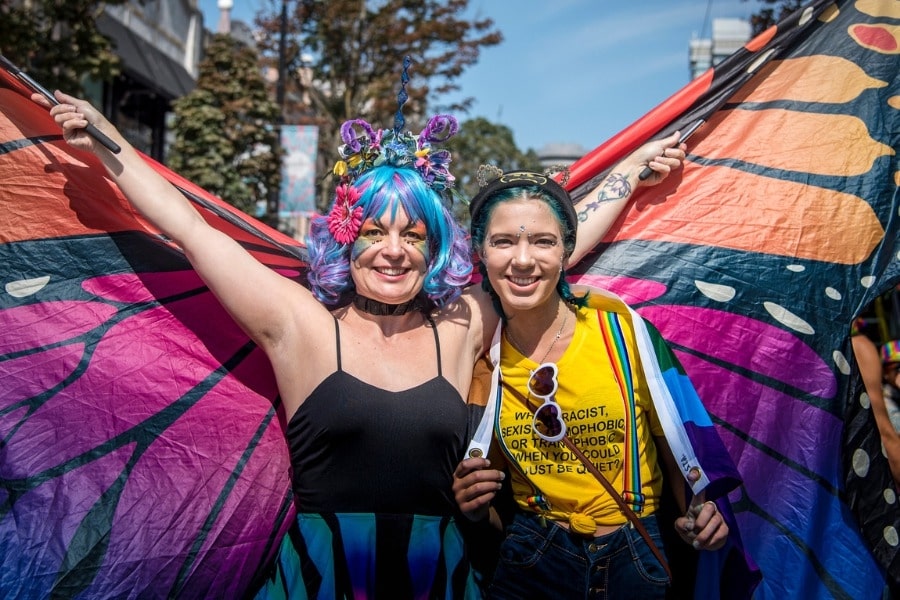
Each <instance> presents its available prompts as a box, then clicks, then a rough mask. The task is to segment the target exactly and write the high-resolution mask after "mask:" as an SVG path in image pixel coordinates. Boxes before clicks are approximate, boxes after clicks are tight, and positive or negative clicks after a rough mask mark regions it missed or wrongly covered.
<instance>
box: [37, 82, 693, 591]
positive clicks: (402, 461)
mask: <svg viewBox="0 0 900 600" xmlns="http://www.w3.org/2000/svg"><path fill="white" fill-rule="evenodd" d="M55 96H56V98H57V100H58V101H59V102H60V104H58V105H56V106H52V107H50V112H51V115H52V116H53V117H54V119H55V120H56V122H57V123H58V124H59V125H61V127H62V129H63V135H64V138H65V140H66V141H67V142H68V143H69V144H70V145H72V146H73V147H75V148H77V149H80V150H85V151H89V152H92V153H93V154H95V155H96V156H97V157H98V158H99V159H100V161H101V162H102V163H103V165H104V166H105V168H106V170H107V172H108V174H109V176H110V177H111V179H112V180H113V181H114V182H115V183H116V184H117V185H118V186H119V188H120V189H121V190H122V192H123V193H124V195H125V197H126V198H127V199H128V201H129V202H130V203H131V204H132V205H133V206H134V207H135V208H136V209H137V210H138V211H139V212H140V213H141V214H142V215H143V216H144V217H146V218H147V219H148V220H149V221H150V222H151V223H152V224H153V225H154V226H155V227H157V228H158V229H159V230H160V231H162V232H163V233H164V234H165V235H167V236H168V237H169V238H171V239H172V240H174V241H175V242H176V243H178V244H179V245H180V246H181V247H182V248H183V250H184V252H185V255H186V256H187V258H188V260H189V261H190V263H191V265H192V266H193V268H194V269H195V270H196V271H197V272H198V274H199V275H200V276H201V277H202V279H203V281H204V282H205V283H206V285H207V286H208V287H209V289H210V290H211V291H212V292H213V293H214V294H215V296H216V297H217V298H218V300H219V301H220V302H221V303H222V305H223V306H224V307H225V308H226V309H227V311H228V313H229V314H230V316H231V317H232V318H233V319H234V320H235V321H236V322H237V323H238V325H239V326H240V327H241V328H242V329H243V330H244V331H245V332H246V333H247V335H248V336H249V337H250V338H251V339H252V340H253V341H254V342H255V343H256V344H258V345H259V346H260V348H262V349H263V351H264V352H265V353H266V355H267V357H268V358H269V360H270V362H271V364H272V367H273V370H274V373H275V378H276V382H277V385H278V390H279V397H280V399H281V401H282V403H283V405H284V409H285V410H284V414H285V418H286V431H285V435H286V436H287V441H288V446H289V450H290V453H291V462H292V467H293V477H292V485H293V491H294V499H295V504H296V507H297V510H298V517H297V521H296V523H295V524H294V527H293V528H292V530H291V531H290V532H289V534H288V535H286V536H285V537H284V540H283V542H282V545H281V549H280V554H279V557H278V560H277V562H276V564H275V565H274V566H273V568H272V570H271V572H270V574H269V577H268V579H267V581H266V582H265V587H264V589H263V590H262V591H261V592H260V596H261V597H298V596H297V595H298V594H299V595H303V597H310V598H338V597H353V596H354V595H355V596H367V597H380V596H385V595H390V597H392V598H413V597H426V596H427V597H434V598H464V597H466V598H467V597H478V596H479V595H480V590H479V589H478V585H477V573H475V572H474V571H473V570H472V569H471V568H470V566H469V562H468V555H467V550H466V545H465V544H464V540H463V537H462V533H461V531H460V528H459V527H458V525H457V520H456V519H455V516H456V514H457V508H456V505H455V502H454V499H453V495H452V480H453V478H452V474H453V470H454V468H455V466H456V464H457V462H458V461H459V460H460V458H461V457H462V456H463V453H464V450H465V445H466V442H467V439H468V437H469V435H470V433H469V429H470V421H471V420H473V419H476V418H477V414H478V409H477V408H475V409H473V408H472V407H468V406H467V404H466V401H465V399H466V398H467V395H468V391H469V386H470V382H471V378H472V371H473V364H474V363H475V361H476V358H477V357H478V356H480V355H481V354H482V353H483V351H484V349H485V348H486V344H487V343H488V342H489V341H490V337H491V335H492V333H493V331H494V329H495V326H496V324H497V322H498V316H497V313H496V312H495V310H494V308H493V307H492V304H491V299H490V297H489V296H488V295H487V294H486V293H484V292H483V291H482V290H480V289H479V288H477V287H475V286H470V287H469V288H468V289H465V291H463V289H464V288H465V285H466V284H467V282H468V281H469V277H470V274H471V269H472V265H471V254H470V252H471V249H470V247H469V245H468V240H467V236H466V233H465V232H464V231H463V230H462V229H461V228H460V226H459V225H458V224H457V223H456V222H455V221H454V220H453V218H452V216H451V214H450V212H449V211H448V210H447V208H446V206H445V204H446V202H447V197H448V196H449V194H450V191H451V189H452V187H453V180H454V179H453V176H452V174H451V173H450V171H449V168H448V166H449V163H450V155H449V153H448V152H446V151H445V150H438V149H437V145H438V144H440V143H441V142H443V141H446V139H448V138H449V137H450V136H452V135H453V134H455V133H456V130H457V124H456V120H455V119H454V118H453V117H450V116H447V115H439V116H437V117H433V118H432V119H431V120H430V121H429V122H428V124H427V126H426V128H425V129H424V130H423V131H422V132H421V133H420V134H419V135H418V136H415V135H413V134H411V133H409V132H405V131H403V129H402V127H403V124H404V123H403V119H402V115H401V114H400V111H399V110H398V114H397V117H396V118H395V126H394V128H393V129H391V130H389V129H384V130H376V129H374V128H373V127H371V125H369V124H368V123H366V122H365V121H362V120H353V121H348V122H347V123H345V124H344V125H343V127H342V129H341V136H342V139H343V141H344V145H343V146H342V147H341V155H342V160H341V161H339V162H338V164H337V165H336V166H335V174H336V175H337V176H338V177H339V178H340V182H339V184H338V185H337V188H336V191H335V200H334V203H333V205H332V207H331V210H330V211H329V213H328V214H327V215H324V216H321V217H318V218H316V219H315V220H314V222H313V223H312V225H311V230H310V237H309V240H308V243H307V247H308V250H309V255H310V271H309V288H307V287H305V286H303V285H301V284H300V283H298V282H296V281H293V280H290V279H287V278H285V277H283V276H282V275H280V274H278V273H276V272H275V271H273V270H271V269H269V268H268V267H266V266H265V265H263V264H261V263H259V262H258V261H257V260H255V259H254V258H253V257H252V256H251V255H250V254H249V253H248V252H246V251H245V250H244V249H243V248H242V247H241V246H240V245H239V244H238V243H237V242H236V241H235V240H233V239H231V238H229V237H228V236H226V235H225V234H224V233H222V232H220V231H218V230H216V229H214V228H212V227H211V226H210V225H209V224H208V223H207V222H206V221H205V220H204V219H203V218H202V217H201V215H200V214H199V213H198V212H197V211H196V210H195V209H194V208H193V207H192V205H191V204H190V203H189V202H188V201H187V200H186V199H185V198H184V196H183V195H182V194H181V193H180V192H179V191H178V190H177V189H176V188H174V187H173V186H172V185H171V184H169V183H168V182H167V181H166V180H165V179H164V178H163V177H162V176H160V175H159V174H158V173H157V172H156V171H155V170H153V169H152V168H151V167H150V166H149V165H148V164H147V163H146V162H145V161H144V160H143V158H141V156H140V155H139V154H138V153H137V152H136V151H135V150H134V148H133V147H132V146H131V145H130V144H128V142H127V141H126V140H125V139H124V138H123V137H122V136H121V134H120V133H119V132H118V131H117V130H116V129H115V128H114V127H113V126H112V125H111V124H110V123H109V122H108V121H107V120H106V119H105V118H104V117H103V116H102V115H101V114H100V113H99V112H98V111H96V110H95V109H94V108H93V107H92V106H91V105H90V104H89V103H87V102H85V101H83V100H80V99H78V98H75V97H72V96H69V95H66V94H63V93H61V92H56V93H55ZM32 98H33V100H34V101H35V102H37V103H39V104H41V105H43V106H45V107H49V103H48V102H47V101H46V100H45V99H43V98H42V97H41V96H39V95H37V94H35V95H33V96H32ZM401 108H402V103H401ZM89 124H91V125H93V126H95V127H96V128H97V129H98V130H100V131H101V132H103V133H104V134H105V135H107V136H108V137H110V138H111V139H113V140H114V141H115V142H116V143H118V144H119V146H121V152H120V153H119V154H114V153H112V152H110V151H108V150H107V149H105V148H104V147H103V146H101V145H100V144H99V143H97V142H96V141H95V139H94V138H93V137H92V136H91V135H89V134H88V133H86V132H85V128H86V127H87V126H88V125H89ZM677 139H678V138H677V133H676V134H673V135H672V136H669V137H667V138H665V139H662V140H657V141H653V142H648V143H647V144H645V145H644V146H642V147H641V148H639V149H637V150H636V151H635V152H634V153H632V154H631V155H630V156H628V157H626V158H625V159H624V160H623V161H622V162H621V163H620V165H619V166H618V167H617V168H616V169H614V170H613V172H612V173H611V175H610V176H609V177H608V178H607V179H606V180H604V181H603V182H601V183H600V184H599V186H598V188H597V190H596V191H595V193H593V194H592V196H591V199H592V200H593V203H592V205H591V207H590V208H589V209H585V216H586V218H585V222H584V223H582V227H583V230H584V234H585V235H584V237H585V239H586V240H588V242H587V243H586V244H585V245H584V246H581V247H579V249H578V251H579V252H580V253H584V252H586V251H587V250H588V249H589V247H590V245H589V244H590V243H591V242H590V241H591V240H592V241H593V243H596V242H598V241H599V240H600V239H601V238H602V236H603V235H604V234H605V232H606V230H607V229H608V227H609V226H610V225H611V223H612V222H613V221H614V220H615V218H616V217H617V216H618V214H619V212H620V211H621V209H622V208H623V207H624V206H625V205H626V204H627V201H628V198H629V197H630V196H631V193H632V191H633V190H634V188H636V187H637V186H638V185H654V184H656V183H659V182H660V181H661V180H662V179H664V178H665V177H666V176H667V175H668V173H669V172H670V171H671V170H672V169H676V168H678V167H679V166H680V165H681V161H682V160H683V159H684V148H683V146H680V145H679V144H678V143H677ZM648 166H649V168H650V169H651V170H652V173H653V175H652V176H651V177H650V178H649V179H647V180H641V181H639V180H638V177H637V174H638V172H640V171H641V170H642V169H644V168H645V167H648ZM623 182H624V186H623ZM301 365H302V368H301ZM470 412H472V413H473V414H475V415H476V417H470V415H469V413H470Z"/></svg>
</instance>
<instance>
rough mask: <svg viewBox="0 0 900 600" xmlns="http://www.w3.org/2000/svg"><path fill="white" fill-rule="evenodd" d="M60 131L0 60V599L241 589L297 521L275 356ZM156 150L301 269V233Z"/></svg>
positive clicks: (232, 231)
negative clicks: (244, 206) (273, 223)
mask: <svg viewBox="0 0 900 600" xmlns="http://www.w3.org/2000/svg"><path fill="white" fill-rule="evenodd" d="M60 134H61V131H60V129H59V127H58V126H57V125H56V124H55V123H54V122H53V120H52V119H51V118H50V117H49V115H48V114H47V111H46V110H45V109H43V108H41V107H38V106H37V105H35V104H34V103H32V102H31V101H30V100H29V98H28V93H27V91H26V90H25V88H24V87H22V86H20V84H19V82H18V81H17V80H15V79H14V78H12V77H10V76H9V74H8V73H6V71H2V70H0V180H2V186H0V278H2V279H0V285H2V288H0V331H2V332H3V335H2V336H0V596H3V597H5V598H13V597H14V598H74V597H85V598H113V597H115V598H138V597H141V598H150V597H160V598H162V597H180V598H213V597H218V598H221V597H239V596H240V595H241V594H242V593H243V591H244V590H246V589H248V587H249V586H250V585H251V584H252V582H253V581H254V579H255V578H256V577H257V576H258V571H259V569H260V565H261V564H263V563H264V562H265V560H266V558H267V557H269V556H271V555H272V554H273V553H274V550H275V548H277V543H278V541H279V535H280V534H281V533H282V532H283V531H284V530H285V525H286V524H287V523H289V522H290V520H291V519H292V517H293V504H292V502H291V493H290V485H289V475H290V465H289V460H288V454H287V448H286V446H285V440H284V436H283V433H282V429H281V425H280V423H279V414H278V412H277V411H276V409H275V408H274V407H275V406H277V403H276V402H275V400H276V397H277V393H276V388H275V383H274V376H273V374H272V372H271V368H270V366H269V364H268V361H267V360H266V358H265V356H264V355H263V353H262V352H261V351H260V350H259V349H258V348H256V347H255V346H254V345H253V344H252V343H250V341H249V340H248V338H247V336H246V335H244V334H243V333H242V332H241V331H240V330H239V329H238V328H237V326H236V325H234V323H233V321H232V320H231V319H230V318H229V317H228V316H227V315H226V314H225V312H224V310H223V309H222V307H221V306H220V305H219V303H218V302H217V301H216V300H215V299H214V298H213V297H212V295H211V294H210V292H209V291H208V290H207V289H206V288H205V287H204V285H203V283H202V282H201V281H200V279H199V278H198V277H197V274H196V273H195V272H194V271H193V270H192V269H191V268H190V265H189V264H188V262H187V260H186V259H185V257H184V255H183V254H182V252H181V251H180V250H179V249H178V248H177V247H175V246H174V245H172V244H171V243H169V241H168V240H166V239H165V238H164V237H163V236H161V235H160V234H159V232H157V231H156V230H154V229H153V228H152V227H151V226H149V225H148V224H147V223H146V222H144V221H142V220H141V219H140V218H139V217H138V216H137V215H136V214H135V213H134V212H133V211H132V210H131V209H130V208H129V207H128V205H127V204H126V202H125V201H124V199H123V197H122V196H121V194H120V192H119V191H118V188H116V186H115V185H114V184H112V183H111V182H110V181H109V180H108V179H107V178H106V177H105V171H104V170H103V167H102V165H100V163H99V162H98V161H96V160H95V159H94V158H93V157H92V156H90V155H87V154H83V153H80V152H79V151H77V150H74V149H72V148H70V147H69V146H68V145H67V144H66V143H65V142H64V141H63V140H62V137H61V135H60ZM148 161H149V159H148ZM150 162H152V161H150ZM154 166H155V168H156V169H157V170H158V171H159V172H160V173H162V174H163V175H164V176H166V177H167V178H168V179H170V180H171V181H172V182H173V183H174V184H175V185H177V186H178V187H179V188H181V189H182V191H183V192H184V194H185V195H186V196H187V197H188V198H189V199H190V200H191V201H192V202H193V203H194V204H195V206H197V208H198V209H199V210H200V211H201V213H202V214H203V215H204V217H205V218H206V219H207V220H208V221H209V222H211V223H213V224H214V225H215V226H216V227H218V228H220V229H222V230H223V231H226V232H228V234H229V235H231V236H232V237H234V238H236V239H238V240H239V241H241V242H242V243H243V244H244V245H245V247H247V248H248V250H250V251H251V252H252V253H253V254H254V255H256V256H257V258H259V259H260V260H261V261H263V262H264V263H266V264H268V265H270V266H271V267H272V268H274V269H279V270H281V271H282V272H283V273H284V274H285V275H287V276H289V277H297V278H299V277H300V276H301V274H302V273H303V271H304V268H305V267H304V265H305V250H304V249H303V248H300V247H298V245H297V243H296V242H294V241H293V240H291V239H290V238H288V237H286V236H282V235H281V234H279V233H278V232H276V231H274V230H271V229H269V228H267V227H265V226H263V225H261V224H259V223H256V222H255V221H253V220H252V219H249V218H247V217H246V216H244V215H242V214H241V213H238V212H237V211H235V210H234V209H231V208H230V207H228V206H227V205H226V204H224V203H222V202H221V201H220V200H218V199H216V198H215V197H213V196H211V195H209V194H207V193H205V192H204V191H202V190H201V189H199V188H197V187H196V186H194V185H192V184H190V183H189V182H187V181H184V180H183V179H180V178H179V177H178V176H176V175H175V174H173V173H171V172H170V171H168V170H166V169H165V168H164V167H162V166H160V165H157V164H155V165H154Z"/></svg>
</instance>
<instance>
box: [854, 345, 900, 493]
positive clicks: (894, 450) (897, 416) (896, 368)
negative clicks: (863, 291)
mask: <svg viewBox="0 0 900 600" xmlns="http://www.w3.org/2000/svg"><path fill="white" fill-rule="evenodd" d="M851 339H852V340H853V351H854V353H855V354H856V359H857V362H858V363H859V368H860V372H861V373H862V376H863V383H864V384H865V386H866V391H867V393H868V394H869V401H870V402H871V404H872V414H873V415H874V416H875V423H876V424H877V425H878V433H879V434H880V435H881V445H882V446H883V447H884V451H885V454H886V455H887V459H888V465H890V469H891V475H893V477H894V485H895V487H897V488H898V489H900V340H891V341H889V342H886V343H885V344H884V345H883V346H882V347H881V351H880V352H879V351H878V349H877V348H876V347H875V344H874V343H872V341H871V340H870V339H869V338H868V337H866V336H865V335H863V334H861V333H860V334H858V335H854V336H852V338H851ZM863 362H865V366H864V365H863Z"/></svg>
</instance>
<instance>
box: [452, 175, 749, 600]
mask: <svg viewBox="0 0 900 600" xmlns="http://www.w3.org/2000/svg"><path fill="white" fill-rule="evenodd" d="M469 209H470V212H471V215H472V225H471V232H472V244H473V247H474V248H475V250H476V252H477V253H478V255H479V257H480V259H481V260H480V261H479V268H480V270H481V275H482V287H483V289H484V290H485V291H486V292H487V293H488V295H490V297H491V298H492V300H493V301H494V305H495V307H496V308H497V311H498V312H499V314H500V315H501V319H502V326H500V327H499V328H498V330H497V332H496V334H495V337H494V341H493V347H492V348H491V361H492V363H493V365H492V368H493V375H494V384H493V388H492V391H491V393H490V394H489V404H488V409H487V411H486V416H485V423H486V425H487V426H482V427H480V428H479V429H478V430H477V431H476V434H475V439H474V440H473V441H472V442H471V444H470V452H469V456H470V458H467V459H466V460H464V461H462V462H461V463H460V465H459V467H458V469H457V471H456V473H455V480H454V493H455V498H456V500H457V503H458V505H459V507H460V510H461V511H462V512H463V513H464V514H465V515H467V516H468V517H469V518H472V519H473V520H476V521H479V520H488V521H489V522H492V523H494V525H495V526H497V527H501V528H504V536H505V537H504V540H503V542H502V544H501V547H500V557H499V563H498V565H497V568H496V572H495V574H494V577H493V581H492V583H491V587H490V591H489V595H490V596H491V597H492V598H498V599H500V598H510V599H513V598H524V597H528V598H534V599H539V598H546V599H556V598H560V599H562V598H587V597H594V595H595V594H598V596H597V597H603V598H610V599H626V598H634V599H641V600H645V599H649V598H660V599H662V598H666V597H668V594H670V593H671V592H672V590H673V589H674V588H673V587H671V586H672V584H673V583H674V579H673V578H672V575H671V573H670V569H669V567H668V560H667V558H666V555H667V554H669V555H670V556H671V554H672V553H673V552H685V551H690V549H691V547H693V549H695V550H705V551H718V550H720V549H725V550H726V552H729V551H730V550H737V551H738V554H737V555H736V556H737V558H738V559H739V560H731V561H730V564H732V565H736V566H737V565H740V564H741V563H742V560H746V557H745V556H743V555H742V552H741V550H742V546H741V544H740V541H739V538H738V537H737V531H736V524H735V523H734V521H733V520H731V519H730V518H726V515H728V514H729V513H728V507H727V498H726V496H725V495H726V494H727V492H728V491H730V490H732V489H734V488H735V487H736V486H737V485H738V484H739V481H740V480H739V478H738V476H737V470H736V469H735V467H734V465H733V464H732V463H731V459H730V457H729V456H728V453H727V450H726V449H725V447H724V445H723V444H722V442H721V440H719V438H718V436H717V435H716V432H715V429H714V428H713V427H712V422H711V420H710V418H709V416H708V415H707V414H706V411H705V409H704V408H703V405H702V404H701V403H700V400H699V398H698V397H697V395H696V393H695V392H694V390H693V386H692V385H691V383H690V381H689V380H688V379H687V377H686V375H685V374H684V371H683V370H682V369H681V368H680V365H679V364H678V361H677V360H676V359H675V356H674V354H672V353H671V351H669V350H668V347H667V346H666V344H665V342H664V341H663V339H662V337H661V336H660V335H659V333H658V332H657V331H656V330H655V329H654V328H653V327H652V326H651V325H650V324H648V323H646V322H645V321H644V320H643V319H641V317H639V316H638V315H637V314H636V313H635V312H634V311H633V310H631V309H630V308H629V307H628V306H627V305H625V304H624V303H623V302H622V301H621V300H619V299H618V298H616V297H615V296H613V295H612V294H610V293H608V292H605V291H603V290H599V289H597V290H590V291H586V290H584V289H580V290H578V292H577V293H576V292H574V291H573V290H572V289H570V287H569V284H568V282H567V281H566V276H565V272H566V268H567V266H568V265H569V262H570V259H571V257H572V255H573V253H575V252H576V249H577V247H578V244H577V237H576V228H577V227H578V221H579V219H578V214H577V212H576V208H575V207H574V206H573V205H572V201H571V199H570V198H569V195H568V193H567V192H566V191H565V190H564V189H563V188H562V187H561V186H560V185H559V184H558V183H557V182H556V181H554V180H553V179H550V178H548V177H545V176H543V175H542V174H540V173H530V172H512V173H504V174H502V175H500V176H499V177H497V178H496V179H495V180H494V181H492V182H490V183H488V184H487V185H486V186H484V187H483V188H482V190H481V191H480V192H479V193H478V195H476V197H475V198H474V199H473V200H472V202H471V204H470V206H469ZM578 233H579V234H580V233H581V231H580V230H579V232H578ZM492 441H493V442H494V444H493V447H494V449H495V451H494V452H493V453H491V452H490V447H491V446H492V444H491V442H492ZM486 456H489V457H490V458H486ZM506 477H508V478H509V480H508V482H506V483H507V485H508V486H509V488H508V489H509V491H510V493H511V495H512V500H513V504H514V506H513V507H512V509H511V510H507V511H505V512H504V511H503V510H500V509H501V508H502V507H498V506H492V504H491V503H492V501H493V500H494V498H495V496H496V495H497V492H498V491H499V490H500V489H502V487H501V486H502V483H503V482H504V480H505V479H506ZM664 480H668V482H669V484H670V485H671V488H672V491H673V492H674V496H675V501H676V503H677V505H678V513H679V516H678V517H677V518H675V519H673V520H674V523H673V524H672V523H666V522H664V521H663V520H662V519H661V517H660V516H659V515H660V514H662V512H663V511H662V508H663V499H664V497H665V491H666V489H665V486H664ZM714 500H716V501H714ZM720 506H721V508H720ZM507 508H508V507H507ZM729 520H731V521H732V522H731V523H729V522H728V521H729ZM673 525H674V532H676V533H677V534H678V535H679V536H680V538H681V540H683V541H684V542H685V543H686V545H684V547H683V548H680V549H678V548H676V547H675V546H674V545H666V544H664V543H663V536H664V534H665V533H667V530H666V529H664V526H666V527H668V528H670V529H671V528H672V526H673ZM726 544H727V545H728V547H727V548H726ZM701 554H709V553H708V552H703V553H701ZM714 560H715V559H714ZM725 562H727V561H722V563H720V564H725ZM754 569H755V566H750V565H749V564H748V565H747V568H745V569H738V571H737V572H736V574H733V575H732V576H729V577H722V578H721V580H719V578H718V577H716V580H715V581H712V579H711V578H708V579H707V581H706V582H704V583H706V584H712V586H713V587H714V588H715V592H714V596H713V597H728V598H749V597H750V596H751V594H752V591H753V589H754V587H755V585H756V583H757V582H758V580H759V578H758V572H754ZM679 575H681V578H682V579H683V578H684V575H685V574H679ZM729 586H732V587H729ZM723 590H729V591H728V592H727V593H725V592H723ZM719 593H723V595H721V596H718V594H719Z"/></svg>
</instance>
